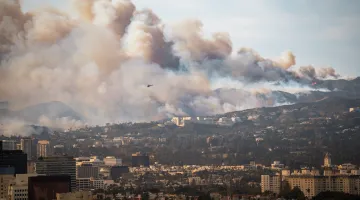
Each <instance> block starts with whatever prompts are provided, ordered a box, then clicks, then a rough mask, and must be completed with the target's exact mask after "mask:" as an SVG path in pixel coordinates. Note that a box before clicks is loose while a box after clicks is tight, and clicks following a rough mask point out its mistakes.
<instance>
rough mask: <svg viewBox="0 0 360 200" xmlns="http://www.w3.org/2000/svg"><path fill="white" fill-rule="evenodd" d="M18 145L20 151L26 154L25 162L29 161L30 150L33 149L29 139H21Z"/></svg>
mask: <svg viewBox="0 0 360 200" xmlns="http://www.w3.org/2000/svg"><path fill="white" fill-rule="evenodd" d="M20 144H21V150H22V151H23V152H24V153H26V155H27V160H31V159H32V157H33V154H32V149H33V147H32V146H33V145H32V139H31V138H28V137H26V138H21V140H20Z"/></svg>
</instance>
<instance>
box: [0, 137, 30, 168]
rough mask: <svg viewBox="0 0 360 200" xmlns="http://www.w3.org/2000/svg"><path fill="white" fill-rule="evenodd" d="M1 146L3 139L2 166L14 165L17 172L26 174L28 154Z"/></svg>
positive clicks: (0, 154) (0, 158) (0, 152)
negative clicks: (4, 148)
mask: <svg viewBox="0 0 360 200" xmlns="http://www.w3.org/2000/svg"><path fill="white" fill-rule="evenodd" d="M1 148H2V141H0V167H1V166H2V167H9V166H10V167H14V169H15V170H14V173H15V174H26V173H27V159H26V154H24V153H23V152H22V151H20V150H2V149H1Z"/></svg>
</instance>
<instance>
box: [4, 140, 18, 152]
mask: <svg viewBox="0 0 360 200" xmlns="http://www.w3.org/2000/svg"><path fill="white" fill-rule="evenodd" d="M2 145H3V147H2V149H3V150H16V141H14V140H3V141H2Z"/></svg>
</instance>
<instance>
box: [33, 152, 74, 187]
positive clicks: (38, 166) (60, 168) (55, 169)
mask: <svg viewBox="0 0 360 200" xmlns="http://www.w3.org/2000/svg"><path fill="white" fill-rule="evenodd" d="M35 172H36V173H37V174H45V175H47V176H53V175H69V176H70V177H71V191H75V189H76V164H75V160H74V158H73V157H71V156H51V157H41V158H39V159H38V161H36V163H35Z"/></svg>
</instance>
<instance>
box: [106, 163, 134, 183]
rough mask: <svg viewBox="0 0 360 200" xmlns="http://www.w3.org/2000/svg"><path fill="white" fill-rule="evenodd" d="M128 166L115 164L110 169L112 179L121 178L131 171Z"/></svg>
mask: <svg viewBox="0 0 360 200" xmlns="http://www.w3.org/2000/svg"><path fill="white" fill-rule="evenodd" d="M129 172H130V170H129V167H128V166H114V167H112V168H111V169H110V177H111V179H112V180H117V179H119V178H120V177H121V176H122V175H123V174H126V173H129Z"/></svg>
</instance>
